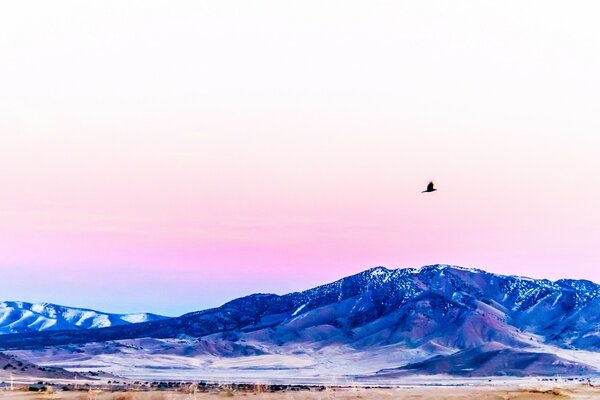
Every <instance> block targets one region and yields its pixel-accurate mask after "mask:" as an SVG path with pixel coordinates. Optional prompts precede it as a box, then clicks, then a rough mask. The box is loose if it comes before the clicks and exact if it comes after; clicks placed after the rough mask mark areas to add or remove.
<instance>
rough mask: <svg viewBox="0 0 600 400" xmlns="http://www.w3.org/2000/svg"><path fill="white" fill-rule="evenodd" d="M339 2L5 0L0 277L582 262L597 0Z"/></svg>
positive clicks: (212, 281) (135, 300) (102, 289)
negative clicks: (433, 188) (571, 0)
mask: <svg viewBox="0 0 600 400" xmlns="http://www.w3.org/2000/svg"><path fill="white" fill-rule="evenodd" d="M578 4H579V3H578ZM594 6H595V5H591V7H594ZM339 7H340V6H339V5H337V6H336V5H334V4H329V5H323V4H322V3H321V2H312V1H307V2H301V4H296V5H294V6H292V5H289V4H288V5H284V4H282V2H264V3H261V4H260V5H258V6H257V5H255V6H252V7H250V6H249V5H248V4H246V3H245V2H241V1H240V2H237V1H232V2H227V1H225V2H216V1H215V2H200V3H198V2H178V3H177V5H173V4H172V3H170V4H169V5H168V4H167V2H155V1H143V2H131V3H129V4H128V6H127V7H124V6H123V5H122V4H121V3H120V2H110V1H107V2H103V3H102V4H100V3H99V4H96V5H91V4H84V3H79V2H64V3H60V2H59V4H58V5H55V4H53V5H49V4H46V3H44V2H41V3H39V7H33V8H32V7H26V6H25V5H22V4H17V3H15V4H13V5H10V6H8V8H9V9H8V10H6V11H7V12H3V13H1V15H0V51H1V52H2V54H3V62H2V63H1V64H0V87H1V88H2V90H1V93H0V180H1V182H2V184H1V185H0V272H1V273H2V276H3V278H2V279H1V280H0V293H2V295H1V297H2V298H1V299H0V300H25V301H48V302H57V303H62V304H67V305H76V306H85V307H91V308H96V309H102V310H106V311H115V312H121V311H122V312H129V311H153V312H158V313H165V314H170V315H175V314H180V313H183V312H186V311H192V310H196V309H202V308H205V307H208V306H216V305H219V304H221V303H223V302H225V301H227V300H230V299H231V298H234V297H237V296H240V295H244V294H249V293H252V292H276V293H285V292H288V291H293V290H302V289H306V288H309V287H311V286H315V285H318V284H322V283H326V282H328V281H332V280H335V279H338V278H341V277H343V276H346V275H350V274H352V273H356V272H359V271H361V270H363V269H366V268H369V267H373V266H377V265H384V266H387V267H388V268H397V267H416V266H421V265H425V264H432V263H449V264H457V265H461V266H465V267H480V268H483V269H486V270H489V271H492V272H497V273H503V274H519V275H527V276H532V277H540V278H542V277H543V278H549V279H558V278H562V277H572V278H586V279H591V280H595V281H598V282H600V272H598V271H599V270H598V268H597V266H598V264H599V261H600V246H598V243H599V240H600V212H598V204H600V187H599V185H595V182H597V181H598V174H599V173H600V161H599V158H600V157H598V149H599V148H600V134H599V132H600V129H599V128H600V122H599V121H600V120H599V119H598V101H597V97H598V93H600V76H599V75H598V73H597V71H598V70H600V55H599V53H598V52H597V49H598V48H600V27H599V26H598V24H597V23H596V21H595V18H593V15H594V14H595V13H593V12H590V10H589V9H586V8H577V6H576V5H570V6H569V9H563V8H562V5H560V4H559V3H556V4H555V3H553V2H548V1H544V2H541V1H540V2H531V3H527V4H526V5H524V4H522V3H521V2H506V3H503V5H499V4H496V5H492V4H485V5H484V4H482V3H480V2H464V3H461V4H454V5H452V6H450V5H448V4H446V3H445V2H435V4H434V3H431V4H429V5H423V3H422V2H414V4H410V3H405V2H369V3H368V4H367V3H366V2H365V3H361V2H347V3H345V5H344V7H343V9H342V8H339ZM580 7H581V6H580ZM595 7H597V6H595ZM596 15H597V14H596ZM429 179H433V180H435V182H436V185H437V186H438V188H439V191H438V192H435V193H433V194H427V195H425V194H421V193H420V191H421V190H423V189H424V187H425V185H426V184H427V182H428V181H429Z"/></svg>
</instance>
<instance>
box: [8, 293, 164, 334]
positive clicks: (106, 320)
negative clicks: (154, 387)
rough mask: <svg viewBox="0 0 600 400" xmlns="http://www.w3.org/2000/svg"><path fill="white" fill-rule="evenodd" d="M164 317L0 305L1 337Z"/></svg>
mask: <svg viewBox="0 0 600 400" xmlns="http://www.w3.org/2000/svg"><path fill="white" fill-rule="evenodd" d="M164 318H166V317H163V316H160V315H156V314H149V313H137V314H109V313H103V312H99V311H94V310H88V309H84V308H74V307H65V306H59V305H56V304H50V303H26V302H23V301H4V302H0V334H11V333H29V332H42V331H49V330H66V329H93V328H106V327H109V326H118V325H129V324H133V323H139V322H148V321H157V320H161V319H164Z"/></svg>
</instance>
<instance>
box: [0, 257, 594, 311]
mask: <svg viewBox="0 0 600 400" xmlns="http://www.w3.org/2000/svg"><path fill="white" fill-rule="evenodd" d="M429 267H441V268H454V269H459V270H463V271H469V272H474V273H479V272H483V273H487V274H492V275H496V276H503V277H510V278H519V279H526V280H535V281H541V280H548V281H550V282H551V283H556V282H558V281H560V280H576V281H581V280H583V281H589V280H586V279H572V278H568V277H566V278H559V279H545V278H533V277H530V276H524V275H506V274H498V273H494V272H490V271H487V270H485V269H482V268H480V267H462V266H460V265H452V264H441V263H440V264H429V265H422V266H420V267H397V268H388V267H386V266H383V265H378V266H375V267H371V268H367V269H364V270H362V271H359V272H357V273H353V274H350V275H347V276H343V277H340V278H338V279H335V280H332V281H328V282H323V283H320V284H318V285H315V286H311V287H307V288H303V289H300V290H296V291H291V292H286V293H276V292H269V291H266V292H251V293H247V294H242V295H240V296H238V297H235V298H231V299H228V300H227V301H225V302H223V303H221V304H217V305H214V306H210V307H199V308H196V309H193V310H188V311H185V312H183V313H180V314H176V315H166V314H161V313H158V312H154V311H153V310H137V311H128V312H113V311H111V310H103V309H99V308H94V307H91V308H89V307H79V306H77V305H75V304H58V303H54V302H49V301H40V302H37V301H36V302H32V301H26V300H6V299H0V303H29V304H51V305H55V306H59V307H67V308H76V309H82V310H89V311H98V312H103V313H108V314H125V315H126V314H142V313H147V314H155V315H160V316H163V317H167V318H177V317H180V316H183V315H185V314H189V313H194V312H197V311H205V310H209V309H213V308H219V307H221V306H223V305H225V304H226V303H228V302H230V301H233V300H236V299H239V298H244V297H248V296H254V295H271V294H273V295H276V296H285V295H287V294H292V293H300V292H304V291H307V290H311V289H314V288H317V287H321V286H326V285H330V284H333V283H335V282H338V281H341V280H344V279H346V278H350V277H353V276H356V275H361V274H364V273H366V272H369V271H373V270H378V269H385V270H386V271H388V272H394V271H398V270H407V269H410V270H415V271H420V270H422V269H424V268H429ZM589 282H592V283H594V284H597V285H600V283H598V282H594V281H589Z"/></svg>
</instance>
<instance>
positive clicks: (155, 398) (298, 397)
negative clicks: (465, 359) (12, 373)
mask: <svg viewBox="0 0 600 400" xmlns="http://www.w3.org/2000/svg"><path fill="white" fill-rule="evenodd" d="M0 397H1V398H5V399H14V400H21V399H22V400H34V399H35V400H43V399H57V400H59V399H65V400H191V399H198V400H213V399H214V400H217V399H223V398H250V399H256V400H270V399H290V400H313V399H314V400H326V399H344V400H351V399H373V400H376V399H406V400H408V399H411V400H429V399H431V400H434V399H435V400H439V399H453V400H454V399H477V400H492V399H493V400H508V399H523V400H526V399H532V400H536V399H540V400H541V399H597V398H600V388H595V387H590V386H584V385H581V386H571V387H568V388H567V387H565V388H546V387H544V388H530V389H524V388H510V387H411V388H393V389H364V388H360V389H336V390H325V391H320V392H314V391H300V392H278V393H253V392H234V391H221V392H218V393H186V392H185V391H147V392H107V391H98V390H90V391H71V392H62V391H58V392H54V393H35V392H28V391H25V390H17V391H12V392H11V391H3V392H1V391H0Z"/></svg>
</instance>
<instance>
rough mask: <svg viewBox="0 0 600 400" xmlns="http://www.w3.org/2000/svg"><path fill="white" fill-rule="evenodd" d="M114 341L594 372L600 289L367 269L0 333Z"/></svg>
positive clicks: (24, 339)
mask: <svg viewBox="0 0 600 400" xmlns="http://www.w3.org/2000/svg"><path fill="white" fill-rule="evenodd" d="M143 338H146V339H143ZM113 341H118V343H119V346H120V347H119V348H118V349H115V348H113V347H111V350H110V351H111V353H110V354H112V355H113V356H114V355H115V354H118V353H119V352H124V353H123V354H127V357H128V359H134V358H135V357H136V354H137V356H139V357H140V359H144V360H147V359H149V358H151V357H152V356H157V355H161V354H165V353H168V354H171V355H177V356H180V357H183V358H181V359H180V360H179V362H181V363H184V364H185V363H187V362H190V361H189V360H192V359H193V360H197V359H198V357H200V358H201V357H204V356H210V357H219V358H222V357H227V358H234V359H238V358H239V359H240V360H241V359H244V357H258V358H257V360H258V359H260V360H265V358H264V357H267V356H273V357H274V356H277V357H284V360H289V357H292V358H293V359H294V360H296V361H295V362H300V363H303V362H306V363H307V364H309V365H321V366H323V365H327V371H328V372H329V373H331V371H334V370H335V368H338V369H340V368H342V367H341V366H343V365H348V368H349V370H350V371H352V372H353V373H356V372H357V371H359V370H360V371H361V373H365V374H371V375H373V374H375V375H377V376H385V377H390V376H391V377H394V376H400V375H405V374H407V373H417V374H427V373H448V374H456V375H461V374H462V375H467V376H468V375H469V374H471V375H477V374H479V375H481V374H484V375H485V374H518V373H521V374H550V375H552V374H555V373H572V374H583V373H586V374H587V373H590V372H593V371H595V370H596V368H597V367H600V286H599V285H597V284H595V283H592V282H589V281H584V280H559V281H555V282H552V281H548V280H535V279H530V278H524V277H515V276H503V275H496V274H492V273H488V272H485V271H482V270H477V269H465V268H460V267H455V266H448V265H432V266H426V267H423V268H420V269H412V268H407V269H396V270H389V269H386V268H383V267H377V268H373V269H369V270H367V271H364V272H362V273H359V274H356V275H353V276H349V277H347V278H343V279H341V280H339V281H336V282H333V283H330V284H327V285H323V286H319V287H316V288H314V289H309V290H306V291H304V292H297V293H290V294H287V295H283V296H279V295H275V294H255V295H251V296H247V297H243V298H239V299H236V300H233V301H231V302H229V303H226V304H224V305H223V306H221V307H218V308H214V309H209V310H204V311H198V312H193V313H190V314H186V315H183V316H181V317H177V318H170V319H163V320H158V321H149V322H142V323H137V324H130V325H126V326H112V327H108V328H102V329H88V330H85V331H77V332H74V331H57V332H37V333H29V334H12V335H2V336H0V349H8V350H10V349H13V350H17V351H19V352H20V353H19V354H18V355H19V356H20V357H25V358H27V357H31V356H36V357H39V356H40V353H39V351H37V352H36V351H33V352H31V353H28V351H29V350H27V349H34V350H35V349H39V348H40V347H48V346H54V348H55V349H58V348H61V349H63V350H61V351H67V352H70V351H72V348H73V345H77V346H79V350H78V351H80V352H84V353H85V352H90V354H93V356H90V357H99V354H100V353H101V352H102V351H106V350H102V349H99V348H98V347H97V345H94V344H93V343H108V342H109V343H114V342H113ZM142 342H143V344H141V343H142ZM63 345H70V347H69V348H68V350H65V348H64V347H60V346H63ZM57 346H58V347H57ZM56 351H57V352H54V351H53V352H52V353H51V354H52V355H53V356H56V354H58V353H59V351H58V350H56ZM300 356H302V357H304V358H302V359H301V360H300V361H298V357H300ZM65 357H67V358H68V355H65ZM78 357H79V356H78ZM261 357H262V358H261ZM285 357H287V358H285ZM306 357H308V358H309V360H308V361H307V360H306V359H305V358H306ZM94 360H95V359H94ZM331 360H337V361H331ZM342 360H346V361H342ZM350 360H351V361H350ZM361 360H363V361H361ZM31 361H32V362H38V361H40V360H37V359H32V360H31ZM45 361H46V362H48V361H49V360H47V359H45ZM457 361H460V362H461V363H462V365H463V369H462V370H460V371H458V370H457V369H456V363H455V362H457ZM90 362H92V361H90ZM93 362H97V361H93ZM211 362H212V361H211ZM248 362H249V361H247V360H246V361H244V364H243V365H244V368H245V369H247V368H248V364H247V363H248ZM278 362H279V361H278ZM286 362H287V361H281V363H282V364H281V365H280V364H277V365H278V368H284V367H282V365H284V366H285V365H287V364H285V363H286ZM311 363H312V364H311ZM361 363H362V364H361ZM94 365H95V364H94ZM207 365H212V364H207ZM294 365H296V364H294ZM263 367H264V366H261V367H260V368H263ZM190 368H191V367H190ZM206 368H208V367H206ZM257 368H258V367H257ZM315 368H316V367H315ZM361 368H362V370H361ZM378 371H379V372H378ZM518 371H521V372H518ZM523 371H524V372H523Z"/></svg>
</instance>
